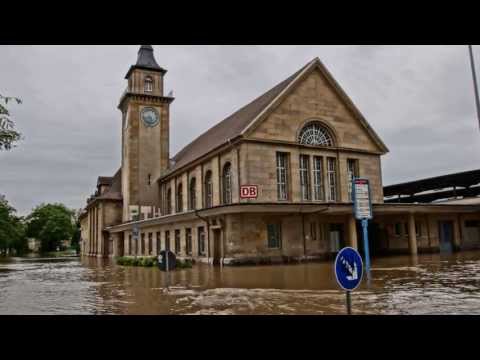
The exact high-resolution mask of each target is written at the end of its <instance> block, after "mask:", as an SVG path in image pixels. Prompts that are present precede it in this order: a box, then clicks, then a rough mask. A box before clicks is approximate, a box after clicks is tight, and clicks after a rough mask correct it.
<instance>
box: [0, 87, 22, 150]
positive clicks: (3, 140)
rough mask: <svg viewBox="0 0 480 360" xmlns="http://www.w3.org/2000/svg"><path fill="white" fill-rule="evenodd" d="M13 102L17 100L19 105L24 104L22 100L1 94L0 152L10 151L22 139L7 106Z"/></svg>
mask: <svg viewBox="0 0 480 360" xmlns="http://www.w3.org/2000/svg"><path fill="white" fill-rule="evenodd" d="M11 100H15V101H16V102H17V104H21V103H22V100H20V99H18V98H14V97H6V96H3V95H1V94H0V151H1V150H10V149H11V148H12V147H14V146H15V143H16V142H18V141H19V140H20V139H21V134H20V133H19V132H18V131H17V130H15V123H14V122H13V120H12V119H11V118H10V112H9V111H8V109H7V104H8V102H9V101H11ZM2 103H4V104H5V105H3V104H2Z"/></svg>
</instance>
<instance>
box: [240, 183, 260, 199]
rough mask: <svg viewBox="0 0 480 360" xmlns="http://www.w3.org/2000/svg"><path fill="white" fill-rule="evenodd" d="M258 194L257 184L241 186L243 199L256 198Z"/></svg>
mask: <svg viewBox="0 0 480 360" xmlns="http://www.w3.org/2000/svg"><path fill="white" fill-rule="evenodd" d="M257 196H258V186H257V185H242V186H240V198H241V199H256V198H257Z"/></svg>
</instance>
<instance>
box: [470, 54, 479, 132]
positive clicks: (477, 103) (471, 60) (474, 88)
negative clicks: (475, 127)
mask: <svg viewBox="0 0 480 360" xmlns="http://www.w3.org/2000/svg"><path fill="white" fill-rule="evenodd" d="M468 51H469V53H470V66H471V67H472V77H473V90H474V92H475V105H476V107H477V118H478V124H479V125H480V99H479V95H478V84H477V74H476V73H475V61H474V59H473V50H472V45H468Z"/></svg>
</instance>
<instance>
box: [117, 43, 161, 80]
mask: <svg viewBox="0 0 480 360" xmlns="http://www.w3.org/2000/svg"><path fill="white" fill-rule="evenodd" d="M134 69H144V70H150V71H158V72H161V73H162V74H165V73H166V72H167V70H165V69H163V68H162V67H161V66H160V65H158V63H157V61H156V60H155V56H154V55H153V47H152V45H142V46H140V49H139V50H138V56H137V63H136V64H135V65H132V66H130V69H129V70H128V72H127V75H126V76H125V79H128V77H129V76H130V73H131V72H132V71H133V70H134Z"/></svg>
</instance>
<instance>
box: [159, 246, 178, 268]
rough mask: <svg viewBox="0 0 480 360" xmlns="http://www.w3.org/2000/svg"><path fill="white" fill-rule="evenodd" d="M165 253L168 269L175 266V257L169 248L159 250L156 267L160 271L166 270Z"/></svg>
mask: <svg viewBox="0 0 480 360" xmlns="http://www.w3.org/2000/svg"><path fill="white" fill-rule="evenodd" d="M167 254H168V271H171V270H175V268H176V266H177V257H176V256H175V254H174V253H173V252H172V251H170V250H167V251H165V250H162V251H160V255H158V267H159V269H160V270H162V271H167Z"/></svg>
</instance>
